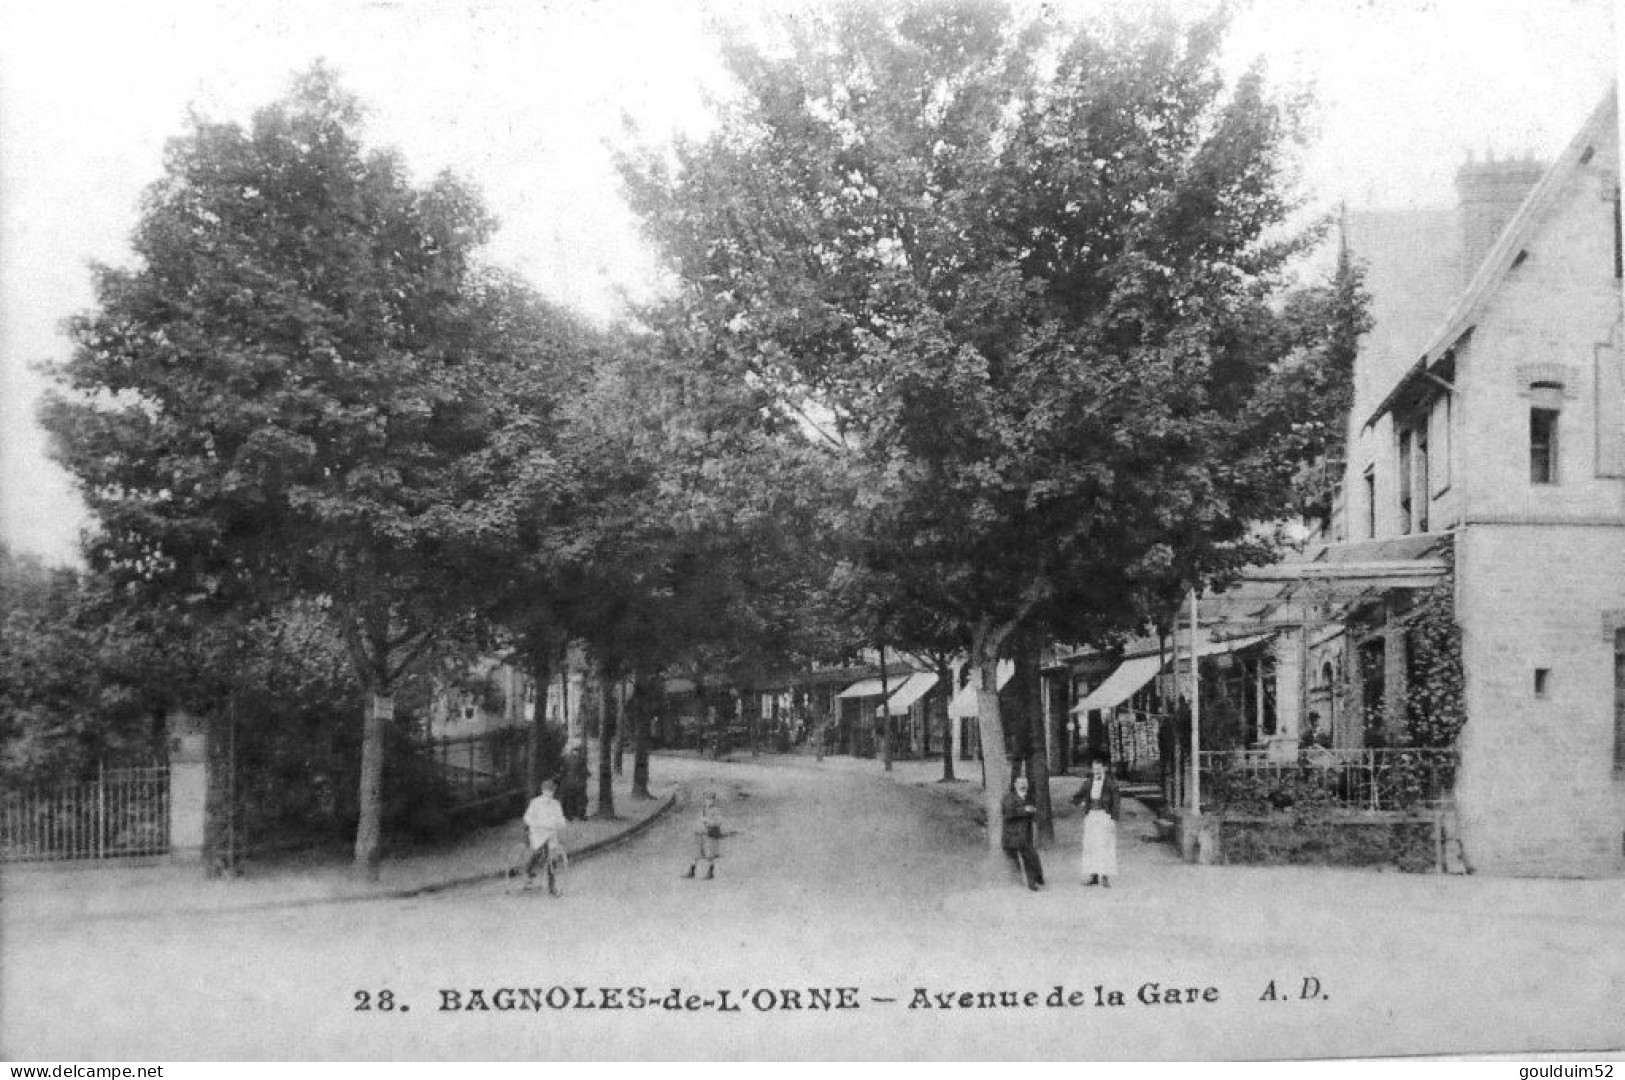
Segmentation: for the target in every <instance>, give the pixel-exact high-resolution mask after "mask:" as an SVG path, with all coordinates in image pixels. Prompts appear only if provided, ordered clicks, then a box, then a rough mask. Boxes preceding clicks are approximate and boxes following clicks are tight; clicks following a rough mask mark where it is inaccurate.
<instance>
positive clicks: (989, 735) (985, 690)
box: [971, 620, 1010, 858]
mask: <svg viewBox="0 0 1625 1080" xmlns="http://www.w3.org/2000/svg"><path fill="white" fill-rule="evenodd" d="M1009 632H1010V628H1009V627H1008V626H1005V627H993V626H990V625H989V624H988V623H987V622H986V621H985V620H984V621H983V622H982V623H980V624H978V625H977V627H976V634H975V636H974V638H973V639H972V641H971V663H972V664H973V665H974V668H975V674H974V675H973V676H972V678H974V679H975V680H976V724H977V727H978V728H979V729H980V732H981V738H982V775H983V777H984V780H983V790H982V804H983V805H984V806H985V807H986V808H987V846H988V851H989V852H990V853H991V854H992V855H993V856H994V857H995V858H997V857H998V856H999V851H1000V840H1001V839H1002V837H1003V836H1004V812H1003V808H1002V807H1003V799H1004V793H1005V792H1006V791H1008V790H1009V788H1010V762H1009V759H1008V757H1007V755H1006V751H1005V748H1004V718H1003V717H1002V716H1001V715H1000V713H999V647H1000V646H1001V645H1003V644H1004V639H1005V636H1006V635H1008V634H1009Z"/></svg>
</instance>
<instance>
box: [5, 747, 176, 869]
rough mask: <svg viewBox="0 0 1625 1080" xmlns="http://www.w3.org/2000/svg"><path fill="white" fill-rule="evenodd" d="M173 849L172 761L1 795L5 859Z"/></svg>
mask: <svg viewBox="0 0 1625 1080" xmlns="http://www.w3.org/2000/svg"><path fill="white" fill-rule="evenodd" d="M168 851H169V766H168V765H145V766H138V767H135V768H125V769H104V770H102V771H101V772H100V773H99V774H98V776H97V777H96V779H94V780H85V781H80V782H77V783H70V784H61V785H58V786H55V787H51V788H34V789H30V790H26V791H11V792H6V793H4V794H3V795H0V862H44V861H54V860H67V859H109V858H122V857H128V856H136V855H164V854H167V853H168Z"/></svg>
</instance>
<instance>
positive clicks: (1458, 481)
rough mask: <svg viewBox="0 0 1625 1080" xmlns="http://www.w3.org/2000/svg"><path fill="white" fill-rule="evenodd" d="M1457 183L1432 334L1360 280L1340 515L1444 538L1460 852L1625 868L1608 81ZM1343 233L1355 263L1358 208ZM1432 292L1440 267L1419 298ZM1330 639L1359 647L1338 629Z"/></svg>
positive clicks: (1613, 168)
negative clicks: (1371, 317) (1592, 104)
mask: <svg viewBox="0 0 1625 1080" xmlns="http://www.w3.org/2000/svg"><path fill="white" fill-rule="evenodd" d="M1460 191H1461V194H1462V200H1463V207H1462V209H1461V211H1460V213H1459V222H1460V234H1459V236H1460V239H1459V242H1458V243H1459V248H1458V250H1459V252H1460V254H1459V257H1458V259H1457V260H1456V261H1457V262H1458V264H1459V265H1460V266H1462V267H1464V268H1465V271H1466V273H1467V274H1468V275H1470V276H1469V277H1468V279H1467V281H1466V283H1465V285H1461V284H1459V282H1452V283H1451V284H1452V285H1454V286H1455V287H1456V289H1457V294H1456V298H1455V300H1454V302H1453V303H1452V304H1451V305H1450V306H1449V307H1448V309H1447V310H1445V311H1443V312H1442V313H1441V316H1440V318H1439V319H1438V321H1437V323H1435V324H1434V328H1433V329H1432V330H1431V332H1429V333H1427V334H1426V335H1424V336H1420V337H1418V336H1415V335H1416V330H1415V327H1416V326H1417V325H1420V323H1421V320H1420V318H1413V319H1411V320H1410V321H1409V322H1405V321H1404V320H1400V321H1399V324H1398V325H1397V326H1396V324H1395V322H1394V321H1392V320H1391V321H1390V323H1389V324H1388V325H1387V326H1385V325H1384V323H1383V312H1384V304H1385V303H1388V302H1390V301H1392V300H1393V298H1392V297H1388V298H1385V297H1384V295H1383V293H1382V291H1381V290H1383V289H1384V288H1385V286H1387V287H1392V286H1391V285H1390V284H1389V283H1387V282H1385V281H1384V280H1382V279H1380V278H1377V279H1375V280H1370V281H1369V282H1368V287H1369V288H1370V290H1371V292H1372V294H1373V298H1374V304H1373V307H1374V312H1375V315H1376V319H1377V323H1378V326H1377V329H1376V330H1374V331H1373V334H1372V336H1371V338H1370V340H1369V341H1368V342H1367V343H1366V346H1365V348H1364V349H1363V351H1362V355H1361V357H1360V360H1359V364H1358V368H1357V372H1356V380H1355V383H1356V388H1355V402H1354V409H1353V413H1352V415H1351V417H1350V433H1349V441H1348V452H1347V466H1346V467H1347V473H1346V476H1345V490H1344V498H1343V507H1344V519H1343V520H1342V521H1341V522H1340V523H1339V524H1338V526H1337V529H1338V531H1339V532H1340V533H1341V534H1342V536H1343V537H1344V538H1346V540H1347V541H1348V542H1351V543H1354V542H1362V541H1363V542H1367V543H1370V542H1382V541H1393V540H1395V539H1397V538H1405V537H1408V538H1413V539H1415V540H1424V539H1431V538H1435V537H1436V538H1438V539H1439V541H1440V545H1439V546H1441V547H1443V548H1444V549H1445V550H1446V551H1447V553H1448V555H1449V556H1450V558H1451V559H1452V560H1453V564H1454V593H1455V596H1454V599H1455V619H1456V622H1457V624H1458V625H1459V627H1460V632H1461V662H1462V663H1461V666H1462V675H1463V683H1464V685H1463V697H1464V702H1465V711H1466V716H1467V723H1466V726H1465V728H1464V729H1463V731H1462V734H1461V736H1460V742H1459V749H1460V753H1461V765H1460V773H1459V775H1458V777H1457V781H1456V793H1455V794H1456V806H1457V810H1458V814H1459V817H1460V833H1461V840H1462V844H1463V849H1464V851H1465V853H1466V855H1467V858H1468V861H1469V863H1470V864H1471V865H1472V866H1473V867H1474V868H1475V869H1478V870H1483V871H1488V872H1499V873H1510V874H1542V875H1569V874H1586V875H1589V874H1601V873H1613V872H1618V871H1619V870H1620V869H1622V868H1625V368H1622V352H1621V337H1622V334H1621V297H1622V294H1621V247H1620V227H1619V222H1620V209H1619V117H1618V103H1617V93H1616V92H1615V91H1612V90H1611V91H1610V92H1609V94H1608V95H1607V97H1606V98H1605V100H1604V101H1603V102H1602V103H1601V104H1600V105H1599V106H1598V108H1597V109H1596V110H1595V112H1594V113H1593V114H1592V116H1591V117H1590V118H1589V119H1588V121H1587V122H1586V123H1585V125H1584V126H1583V127H1582V129H1581V130H1580V132H1579V133H1578V135H1577V136H1576V137H1575V139H1574V140H1573V141H1572V142H1571V143H1570V144H1569V146H1568V147H1567V148H1566V149H1565V150H1564V151H1563V152H1562V154H1561V155H1559V157H1558V158H1557V159H1556V160H1555V161H1553V162H1552V163H1550V165H1547V166H1544V167H1540V166H1536V165H1535V164H1534V163H1532V162H1527V161H1514V162H1493V161H1486V162H1477V163H1470V164H1469V165H1468V166H1466V167H1464V169H1463V172H1462V176H1461V178H1460ZM1513 204H1515V205H1513ZM1509 208H1510V209H1509ZM1351 233H1352V234H1353V235H1352V236H1351V240H1350V244H1351V249H1352V250H1353V254H1354V255H1355V257H1356V258H1359V257H1360V256H1361V250H1360V243H1359V227H1358V225H1357V224H1356V225H1355V226H1354V227H1353V228H1352V229H1351ZM1491 237H1493V241H1491V240H1490V238H1491ZM1435 262H1436V264H1437V265H1436V267H1435V270H1434V274H1435V277H1440V276H1442V275H1448V274H1449V261H1448V260H1444V259H1436V260H1435ZM1441 291H1442V290H1441V289H1440V280H1434V281H1432V282H1430V283H1428V284H1427V285H1426V286H1425V287H1423V288H1422V289H1421V295H1422V296H1423V298H1424V299H1431V298H1435V297H1436V296H1437V295H1438V294H1439V293H1440V292H1441ZM1400 299H1401V300H1403V299H1404V298H1403V297H1401V298H1400ZM1424 306H1425V305H1424ZM1343 655H1344V657H1345V663H1349V662H1351V661H1350V660H1349V659H1348V657H1349V656H1350V650H1349V648H1348V645H1347V643H1346V642H1345V647H1344V650H1343ZM1328 660H1329V658H1328ZM1352 662H1355V663H1358V662H1359V658H1358V655H1357V650H1356V652H1355V655H1354V660H1353V661H1352ZM1379 662H1381V663H1383V664H1384V665H1385V670H1384V672H1383V674H1384V675H1385V676H1386V681H1385V687H1384V690H1383V693H1386V694H1388V695H1390V696H1392V695H1394V694H1395V693H1397V692H1398V688H1402V687H1403V683H1404V679H1405V675H1406V672H1405V665H1404V663H1403V658H1402V653H1401V650H1398V649H1391V650H1390V651H1389V652H1388V653H1387V655H1386V656H1385V657H1384V658H1383V659H1382V660H1381V661H1379ZM1318 669H1319V665H1312V670H1318ZM1341 682H1342V683H1344V684H1346V683H1347V682H1348V680H1347V679H1345V680H1341ZM1329 707H1333V708H1335V707H1336V706H1335V705H1331V704H1330V703H1329ZM1344 727H1345V730H1347V728H1348V726H1347V725H1344Z"/></svg>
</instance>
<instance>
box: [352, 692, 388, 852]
mask: <svg viewBox="0 0 1625 1080" xmlns="http://www.w3.org/2000/svg"><path fill="white" fill-rule="evenodd" d="M394 715H395V698H394V696H393V695H391V694H389V693H372V694H369V695H368V697H367V708H366V714H365V717H364V718H363V721H362V728H361V794H360V804H361V805H360V809H361V817H360V820H359V821H358V822H357V823H356V829H355V866H356V869H357V870H358V871H359V872H360V873H361V875H362V877H364V878H365V879H366V880H367V881H377V880H378V864H379V862H380V860H381V859H382V857H383V837H384V740H385V734H386V732H387V730H388V727H389V722H390V720H391V719H393V718H394Z"/></svg>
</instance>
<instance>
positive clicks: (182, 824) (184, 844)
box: [168, 712, 209, 860]
mask: <svg viewBox="0 0 1625 1080" xmlns="http://www.w3.org/2000/svg"><path fill="white" fill-rule="evenodd" d="M168 723H169V854H170V856H171V857H172V858H178V859H188V860H191V859H201V858H202V857H203V830H204V822H205V821H206V820H207V817H208V815H207V809H206V808H207V806H208V799H209V767H208V758H207V754H206V752H205V738H204V733H203V721H202V720H200V719H199V718H197V717H195V716H192V715H191V714H189V713H186V712H175V713H172V714H170V716H169V720H168Z"/></svg>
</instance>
